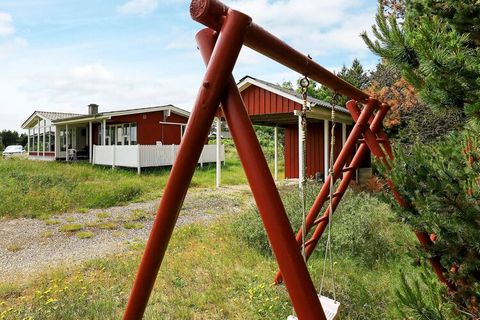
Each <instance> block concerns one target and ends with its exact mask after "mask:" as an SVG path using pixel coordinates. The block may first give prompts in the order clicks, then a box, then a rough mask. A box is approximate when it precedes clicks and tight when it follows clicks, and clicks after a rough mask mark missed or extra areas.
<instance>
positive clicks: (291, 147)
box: [284, 122, 370, 179]
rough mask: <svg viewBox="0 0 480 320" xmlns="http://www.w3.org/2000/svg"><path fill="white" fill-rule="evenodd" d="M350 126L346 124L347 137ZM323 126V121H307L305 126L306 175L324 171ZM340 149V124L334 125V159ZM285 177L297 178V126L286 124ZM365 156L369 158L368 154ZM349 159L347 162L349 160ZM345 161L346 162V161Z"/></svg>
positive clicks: (311, 175) (330, 126)
mask: <svg viewBox="0 0 480 320" xmlns="http://www.w3.org/2000/svg"><path fill="white" fill-rule="evenodd" d="M331 128H332V123H331V122H329V131H328V137H329V139H328V150H329V151H328V152H329V153H330V132H331ZM351 128H352V127H351V126H347V137H348V134H349V133H350V131H351ZM323 133H324V128H323V122H320V123H309V124H308V127H307V168H306V172H307V177H309V178H312V177H315V174H316V173H317V172H320V173H321V174H322V175H323V173H324V172H323V171H324V165H325V164H324V137H323ZM341 150H342V124H341V123H337V125H336V126H335V147H334V155H335V156H334V159H333V161H334V162H335V160H336V159H337V157H338V155H339V154H340V151H341ZM284 153H285V154H284V156H285V178H287V179H292V178H298V126H296V125H295V126H288V127H286V128H285V148H284ZM367 158H370V154H368V156H367ZM350 160H351V157H350V159H349V160H348V162H350ZM348 162H347V163H348Z"/></svg>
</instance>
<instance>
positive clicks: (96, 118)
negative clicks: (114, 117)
mask: <svg viewBox="0 0 480 320" xmlns="http://www.w3.org/2000/svg"><path fill="white" fill-rule="evenodd" d="M110 118H111V117H110V116H97V117H88V118H87V117H85V118H79V119H71V120H68V119H65V120H56V121H54V122H52V124H54V125H59V124H60V125H61V124H76V123H89V122H90V121H92V122H93V121H100V120H104V119H110Z"/></svg>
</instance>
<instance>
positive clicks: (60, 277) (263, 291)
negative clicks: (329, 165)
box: [0, 190, 418, 320]
mask: <svg viewBox="0 0 480 320" xmlns="http://www.w3.org/2000/svg"><path fill="white" fill-rule="evenodd" d="M287 191H288V190H287ZM291 193H292V192H285V193H284V199H285V201H286V202H287V206H288V207H289V208H294V207H292V205H291V204H289V201H293V200H289V199H288V195H289V194H291ZM345 203H346V205H345V206H343V208H341V209H339V210H342V211H341V212H340V214H341V215H343V216H344V217H340V214H339V216H338V218H337V220H336V221H335V222H334V223H337V224H336V226H335V227H334V231H333V232H334V237H335V238H334V239H336V240H335V241H337V242H335V243H336V244H338V245H339V246H340V250H336V252H335V273H336V285H337V286H336V293H337V297H338V300H339V301H341V303H342V311H341V314H342V319H373V320H375V319H401V317H400V316H399V314H398V312H397V310H396V305H395V303H396V302H397V300H398V299H397V297H396V295H395V290H396V289H397V288H398V287H399V286H400V282H401V278H400V273H401V271H402V270H403V271H407V273H408V274H409V275H411V276H416V275H417V274H418V272H417V270H416V269H413V270H412V267H411V265H410V263H411V259H410V258H408V257H407V256H406V255H405V254H406V253H405V251H406V247H408V246H409V245H412V244H413V242H411V234H410V233H409V231H408V230H407V229H406V228H405V227H404V226H403V225H401V224H399V223H398V222H395V221H390V218H391V216H392V213H391V212H390V211H389V208H388V207H386V206H384V205H383V204H382V203H379V202H378V200H377V199H376V198H373V197H371V196H368V195H365V194H362V193H361V194H359V195H356V194H349V195H348V199H347V201H346V202H345ZM354 204H355V208H358V210H357V211H354V210H351V209H352V208H353V205H354ZM377 207H378V209H376V211H375V210H374V211H373V212H369V211H368V210H370V209H372V208H377ZM253 212H254V211H253V210H247V211H246V212H245V213H244V214H243V215H241V216H240V217H231V216H227V217H224V218H222V219H221V220H219V221H217V222H215V223H214V224H212V225H204V224H193V225H189V226H184V227H182V228H179V229H177V230H176V231H175V232H174V235H173V239H172V241H171V243H170V246H169V249H168V251H167V254H166V256H165V259H164V262H163V264H162V268H161V270H160V273H159V276H158V279H157V281H156V283H155V288H154V290H153V294H152V297H151V299H150V301H149V305H148V308H147V311H146V314H145V319H286V317H287V316H288V315H289V314H291V312H292V311H291V306H290V303H289V299H288V295H287V293H286V290H285V288H284V287H283V286H272V285H271V283H272V280H273V276H274V274H275V272H276V270H277V266H276V262H275V260H274V258H273V256H272V255H271V254H268V252H267V253H266V252H263V251H262V249H261V247H258V246H257V243H256V242H249V241H247V240H246V239H247V238H245V235H244V233H245V232H250V230H251V229H247V228H245V227H242V226H240V227H239V224H238V219H245V220H246V221H247V222H250V224H252V223H253V222H252V221H253V220H250V219H251V217H250V216H253ZM381 212H383V217H382V216H378V215H379V214H380V213H381ZM298 214H299V212H298ZM257 219H258V217H257ZM341 219H345V220H341ZM345 221H353V227H354V230H353V231H351V230H344V229H341V228H339V227H338V223H340V222H342V223H343V222H345ZM387 221H390V222H391V223H389V224H388V225H387V224H386V222H387ZM357 222H362V223H363V224H364V225H365V228H366V229H368V230H367V231H362V230H360V229H359V226H358V225H357V224H356V223H357ZM255 223H256V222H255ZM294 223H296V222H294ZM372 230H375V232H376V233H378V234H380V236H379V237H380V238H381V239H385V238H388V237H391V236H392V234H393V233H399V234H398V236H397V237H396V241H397V242H403V243H400V244H398V243H396V242H395V241H389V242H388V243H387V244H385V245H384V246H383V247H380V246H378V243H377V239H376V238H373V240H369V239H371V237H373V233H374V232H373V231H372ZM355 232H357V233H359V236H358V237H366V238H367V240H366V242H368V241H372V245H373V246H372V248H370V249H369V251H366V252H357V250H359V249H358V248H362V247H363V246H364V243H355V242H357V241H356V240H355V239H357V238H355V237H356V236H355V235H354V233H355ZM351 237H353V238H354V239H350V241H348V240H346V239H348V238H351ZM375 244H377V247H375V246H374V245H375ZM357 245H358V246H359V247H355V246H357ZM129 247H130V251H129V252H128V253H124V254H120V255H117V256H114V257H109V258H106V259H97V260H93V261H90V262H88V263H86V264H84V265H83V266H82V267H78V268H73V269H72V268H69V269H60V270H57V271H54V272H52V273H48V274H44V275H41V276H38V277H37V278H36V279H35V280H33V282H31V283H29V284H27V285H24V286H22V285H19V284H4V285H1V286H0V301H3V302H1V303H0V319H2V316H1V315H2V314H3V318H4V319H24V318H27V319H28V318H33V319H119V318H121V315H122V312H123V310H124V307H125V304H126V301H127V297H128V294H129V292H130V289H131V286H132V283H133V279H134V275H135V273H136V270H137V267H138V263H139V260H140V257H141V254H142V252H143V248H144V245H143V243H142V242H140V241H132V242H131V243H130V246H129ZM348 248H350V249H348ZM377 251H378V252H377ZM386 252H388V254H387V253H386ZM372 257H373V258H372ZM322 267H323V256H322V254H321V252H319V254H316V255H314V256H313V257H312V259H311V260H310V262H309V269H310V272H311V274H312V278H313V281H314V284H315V285H316V287H318V286H319V284H320V275H321V271H322ZM326 281H327V282H326V285H325V290H326V291H325V293H324V294H326V295H328V296H331V295H332V281H331V278H330V277H329V276H327V278H326Z"/></svg>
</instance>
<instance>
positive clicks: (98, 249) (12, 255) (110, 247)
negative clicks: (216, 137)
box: [0, 186, 252, 282]
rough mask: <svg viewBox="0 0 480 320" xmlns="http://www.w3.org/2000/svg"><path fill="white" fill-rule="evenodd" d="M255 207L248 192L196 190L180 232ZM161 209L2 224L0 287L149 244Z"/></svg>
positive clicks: (140, 207)
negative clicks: (142, 242)
mask: <svg viewBox="0 0 480 320" xmlns="http://www.w3.org/2000/svg"><path fill="white" fill-rule="evenodd" d="M250 201H252V200H251V197H250V191H249V189H248V187H246V186H237V187H229V188H221V189H219V190H211V189H191V190H190V191H189V193H188V194H187V197H186V199H185V202H184V205H183V209H182V211H181V213H180V217H179V219H178V222H177V226H180V225H184V224H188V223H193V222H202V221H204V222H208V221H210V220H212V219H215V218H217V217H219V216H221V215H224V214H229V213H238V212H239V211H241V210H242V208H245V205H246V204H247V203H249V202H250ZM157 205H158V200H153V201H148V202H142V203H132V204H129V205H126V206H121V207H112V208H108V209H94V210H90V211H88V212H85V213H64V214H59V215H56V216H53V217H52V218H51V219H49V220H37V219H14V220H3V221H0V282H5V281H22V280H26V279H28V278H29V275H31V274H33V273H38V272H42V271H44V270H46V269H49V268H52V267H58V266H60V265H63V266H68V265H72V264H78V263H80V262H82V261H86V260H89V259H92V258H99V257H103V256H106V255H108V254H112V253H117V252H121V251H125V250H127V249H128V245H129V243H131V242H132V241H139V240H146V239H147V238H148V234H149V232H150V228H151V226H152V222H153V218H154V214H155V211H156V207H157ZM67 229H69V230H71V231H67ZM78 229H79V230H78Z"/></svg>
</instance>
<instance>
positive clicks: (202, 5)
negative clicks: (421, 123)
mask: <svg viewBox="0 0 480 320" xmlns="http://www.w3.org/2000/svg"><path fill="white" fill-rule="evenodd" d="M190 13H191V16H192V18H193V19H194V20H196V21H197V22H200V23H202V24H204V25H205V26H207V28H206V29H203V30H201V31H200V32H199V33H198V34H197V36H196V40H197V43H198V47H199V49H200V53H201V55H202V57H203V60H204V62H205V64H206V65H207V70H206V73H205V76H204V78H203V81H202V84H201V86H200V90H199V92H198V96H197V99H196V101H195V104H194V107H193V111H192V114H191V116H190V119H189V121H188V125H187V129H186V131H185V134H184V136H183V140H182V143H181V145H180V150H179V152H178V154H177V158H176V160H175V163H174V165H173V167H172V171H171V173H170V177H169V179H168V182H167V185H166V187H165V191H164V194H163V197H162V199H161V201H160V206H159V208H158V212H157V215H156V219H155V222H154V224H153V227H152V230H151V233H150V237H149V239H148V242H147V244H146V247H145V251H144V254H143V257H142V261H141V263H140V267H139V270H138V272H137V275H136V279H135V283H134V285H133V288H132V291H131V294H130V298H129V301H128V304H127V308H126V310H125V313H124V317H123V319H128V320H130V319H141V318H142V316H143V313H144V311H145V308H146V306H147V303H148V299H149V296H150V294H151V291H152V289H153V285H154V283H155V279H156V277H157V274H158V270H159V268H160V265H161V263H162V260H163V257H164V255H165V251H166V249H167V246H168V243H169V240H170V238H171V235H172V233H173V229H174V227H175V223H176V221H177V218H178V215H179V213H180V209H181V207H182V204H183V200H184V198H185V195H186V193H187V191H188V187H189V185H190V182H191V179H192V177H193V174H194V171H195V168H196V165H197V160H198V159H199V157H200V154H201V151H202V148H203V143H204V141H205V139H206V137H207V135H208V132H209V130H210V127H211V125H212V122H213V120H214V117H215V115H216V114H217V112H218V108H219V105H221V108H222V111H223V114H224V116H225V119H226V121H227V123H228V126H229V128H230V131H231V134H232V138H233V140H234V142H235V146H236V148H237V151H238V154H239V157H240V160H241V163H242V165H243V168H244V170H245V174H246V176H247V180H248V183H249V185H250V188H251V190H252V193H253V196H254V199H255V202H256V204H257V207H258V210H259V213H260V216H261V218H262V221H263V224H264V227H265V230H266V233H267V235H268V238H269V240H270V243H271V246H272V250H273V252H274V254H275V257H276V259H277V262H278V266H279V270H280V271H279V273H278V274H277V276H276V278H275V280H276V282H277V283H279V282H281V281H282V280H283V281H284V282H285V286H286V288H287V291H288V294H289V296H290V299H291V301H292V305H293V307H294V309H295V311H296V313H297V315H298V317H299V319H302V320H311V319H312V320H313V319H320V320H324V319H325V315H324V312H323V309H322V306H321V304H320V302H319V299H318V296H317V292H316V290H315V287H314V285H313V282H312V279H311V277H310V274H309V273H308V269H307V266H306V264H305V262H304V261H303V258H302V255H301V253H300V245H299V244H300V243H301V238H302V234H301V230H300V231H299V232H298V233H297V237H295V235H294V233H293V230H292V227H291V225H290V222H289V220H288V217H287V215H286V212H285V208H284V206H283V203H282V200H281V198H280V195H279V193H278V190H277V188H276V185H275V182H274V180H273V178H272V175H271V173H270V170H269V167H268V164H267V161H266V160H265V157H264V155H263V152H262V149H261V147H260V144H259V142H258V140H257V137H256V135H255V132H254V130H253V127H252V124H251V121H250V119H249V116H248V114H247V112H246V109H245V106H244V103H243V101H242V98H241V95H240V93H239V91H238V88H237V86H236V83H235V80H234V78H233V76H232V71H233V68H234V66H235V63H236V60H237V58H238V55H239V53H240V49H241V48H242V46H243V45H246V46H248V47H250V48H251V49H253V50H255V51H257V52H259V53H261V54H263V55H265V56H267V57H269V58H271V59H273V60H275V61H277V62H279V63H280V64H283V65H284V66H286V67H288V68H290V69H292V70H295V71H297V72H298V73H300V74H302V75H305V76H308V77H309V78H311V79H313V80H315V81H317V82H319V83H321V84H323V85H325V86H327V87H329V88H330V89H332V90H334V91H336V92H337V93H339V94H342V95H345V96H347V97H349V98H350V99H352V100H351V101H349V102H348V103H347V108H348V109H349V111H350V113H351V115H352V118H353V119H354V121H355V126H354V127H353V129H352V132H351V133H350V135H349V136H348V139H347V141H346V142H345V145H344V147H343V148H342V151H341V152H340V154H339V156H338V157H337V159H336V161H335V164H334V170H333V171H334V173H333V179H334V181H335V180H337V179H338V178H340V176H341V175H343V178H342V180H341V182H340V183H339V185H338V187H337V190H336V192H335V193H334V194H333V199H331V200H332V207H333V211H335V208H336V207H337V206H338V204H339V202H340V200H341V198H342V196H343V194H344V192H345V191H346V189H347V187H348V185H349V182H350V180H351V178H352V176H353V173H354V169H355V167H357V166H358V163H359V161H360V159H361V158H362V156H363V155H364V154H365V153H366V152H367V150H368V149H370V150H371V152H372V154H373V155H374V156H375V157H376V158H377V159H379V160H380V161H381V162H382V163H384V164H385V165H386V166H387V167H389V166H390V163H389V161H390V160H391V159H393V154H392V152H391V149H390V145H389V142H388V137H387V136H386V134H385V133H384V132H383V130H382V121H383V118H384V117H385V115H386V114H387V112H388V109H389V107H388V106H387V105H386V104H381V103H380V102H379V101H377V100H375V99H372V98H371V97H369V96H368V95H367V94H366V93H364V92H362V91H361V90H359V89H357V88H355V87H354V86H352V85H350V84H348V83H347V82H345V81H343V80H342V79H340V78H338V77H337V76H335V75H334V74H333V73H331V72H330V71H328V70H326V69H325V68H323V67H322V66H320V65H319V64H317V63H315V62H314V61H313V60H312V59H310V58H309V57H307V56H305V55H303V54H301V53H300V52H298V51H296V50H295V49H293V48H291V47H290V46H288V45H287V44H286V43H284V42H282V41H281V40H280V39H278V38H276V37H275V36H273V35H272V34H270V33H268V32H267V31H265V30H264V29H262V28H261V27H260V26H258V25H256V24H255V23H253V22H252V19H251V18H250V17H249V16H247V15H245V14H243V13H241V12H239V11H236V10H233V9H230V8H229V7H227V6H226V5H224V4H223V3H221V2H220V1H219V0H193V1H192V3H191V5H190ZM359 104H363V105H364V107H363V108H362V109H360V108H359V107H358V105H359ZM362 137H363V138H362ZM358 143H360V146H359V148H358V150H357V151H356V152H355V149H356V145H357V144H358ZM350 155H354V156H353V159H352V160H351V161H350V163H349V164H347V159H348V158H349V156H350ZM328 179H330V177H328V178H327V181H326V182H325V183H324V185H323V187H322V189H321V191H320V193H319V194H318V196H317V198H316V200H315V202H314V204H313V206H312V208H311V209H310V211H309V214H308V216H307V221H306V223H307V230H311V229H312V228H313V227H315V231H314V232H313V236H312V238H311V239H310V240H309V241H308V242H307V243H306V253H307V255H308V256H310V255H311V253H312V252H313V250H314V248H315V246H316V245H317V243H318V241H319V239H320V236H321V235H322V233H323V232H324V230H325V228H326V226H327V224H328V215H329V214H330V212H329V209H328V208H327V210H326V211H325V212H324V214H323V215H322V216H321V217H320V218H317V216H318V214H319V212H320V210H321V209H322V207H323V205H324V203H325V201H327V200H328V199H327V198H328V195H329V180H328ZM389 185H390V188H391V190H392V192H393V193H394V195H395V197H396V199H397V201H398V202H399V203H400V204H401V205H402V206H404V207H408V203H406V201H404V200H403V199H402V198H401V197H400V195H399V194H398V193H397V192H396V191H395V188H394V186H393V184H392V183H391V182H389ZM416 235H417V237H418V239H419V241H420V243H421V244H422V245H424V246H430V245H432V244H433V243H432V241H431V240H430V238H429V236H428V234H426V233H425V232H417V233H416ZM430 262H431V264H432V266H433V269H434V271H435V273H436V274H437V276H438V278H439V279H440V281H442V282H443V283H445V284H447V285H448V286H449V287H450V289H453V285H452V284H450V283H449V282H447V281H446V278H445V276H444V272H445V271H446V270H445V269H444V268H443V267H442V265H441V264H440V259H439V258H438V257H434V258H431V259H430ZM280 272H281V273H280Z"/></svg>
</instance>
